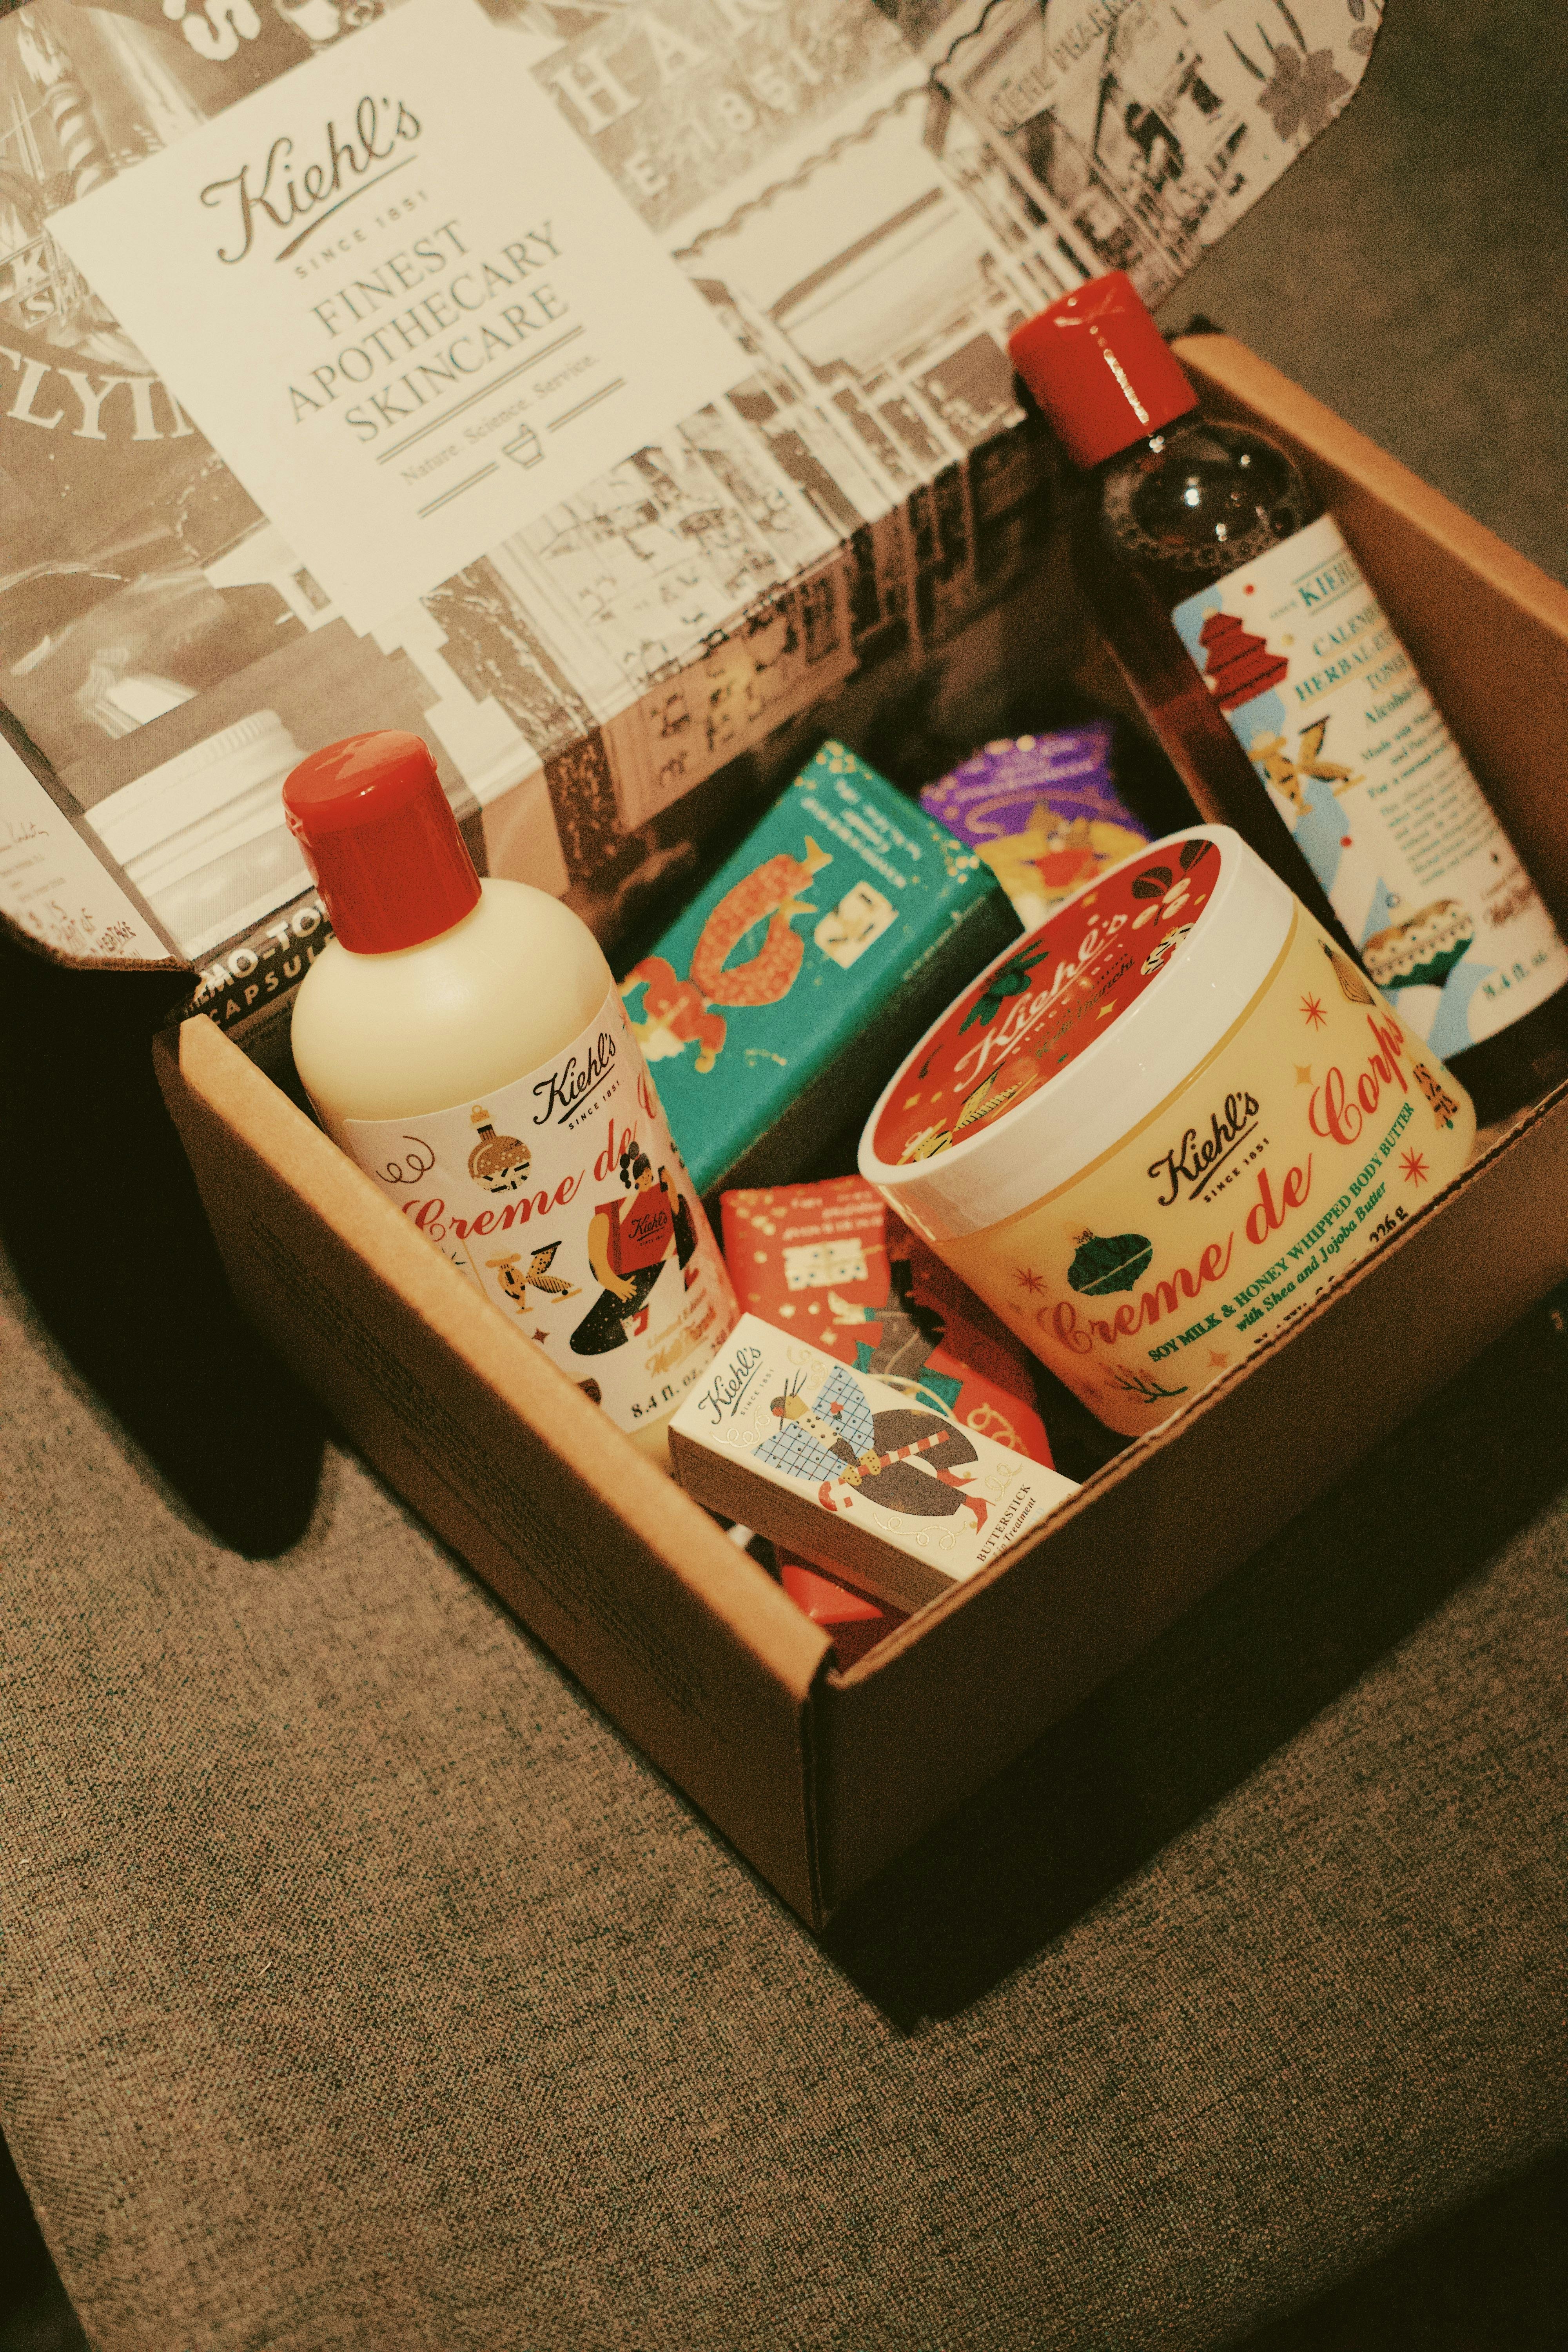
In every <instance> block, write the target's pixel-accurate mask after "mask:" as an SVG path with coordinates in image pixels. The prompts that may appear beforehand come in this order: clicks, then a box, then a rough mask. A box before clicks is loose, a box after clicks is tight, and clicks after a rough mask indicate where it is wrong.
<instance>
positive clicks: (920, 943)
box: [621, 742, 1018, 1192]
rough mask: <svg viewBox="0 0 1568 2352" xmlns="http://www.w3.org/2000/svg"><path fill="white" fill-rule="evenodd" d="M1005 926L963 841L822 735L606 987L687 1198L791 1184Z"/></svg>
mask: <svg viewBox="0 0 1568 2352" xmlns="http://www.w3.org/2000/svg"><path fill="white" fill-rule="evenodd" d="M1017 928H1018V919H1017V917H1016V914H1015V913H1014V911H1013V908H1012V907H1011V905H1010V903H1009V901H1008V899H1007V897H1006V894H1005V892H1004V891H1003V890H1002V889H1001V888H1000V887H998V885H997V883H996V881H995V879H994V877H993V876H992V875H991V873H990V872H989V871H988V869H987V868H986V867H985V866H984V865H983V864H982V863H981V860H980V859H979V858H978V857H977V856H976V855H975V853H974V851H973V849H967V848H965V847H964V845H963V843H962V842H960V841H955V840H954V838H953V836H952V834H950V833H948V832H947V831H946V830H945V828H944V827H943V826H942V825H940V824H935V823H934V822H933V821H932V820H931V818H930V817H928V816H923V815H922V814H921V811H920V810H919V809H918V808H916V807H915V805H914V804H913V803H912V802H910V801H909V800H906V799H905V797H904V795H903V794H902V793H900V792H896V791H895V790H894V788H893V786H892V785H891V784H890V783H889V782H888V780H887V778H886V777H885V776H880V775H879V774H878V773H877V771H876V770H875V769H874V768H872V767H868V765H867V763H866V761H864V760H861V759H858V758H857V756H856V754H855V753H854V752H853V751H849V750H847V747H846V746H845V745H844V744H842V743H833V742H829V743H824V744H823V746H822V747H821V749H820V750H819V751H817V752H816V754H815V756H814V757H813V758H812V759H811V760H810V761H808V762H807V763H806V765H805V767H804V768H803V769H802V770H801V772H800V773H799V775H797V776H796V777H795V781H794V782H793V783H792V784H791V785H790V787H789V789H788V791H787V792H785V793H784V794H783V795H782V797H781V798H780V799H779V800H777V801H775V803H773V807H772V808H771V809H770V810H769V811H768V813H767V814H766V816H765V817H763V820H762V822H761V823H760V824H758V825H757V826H756V827H755V828H754V830H753V831H752V833H750V834H748V835H747V836H746V839H745V840H744V841H743V842H742V844H741V846H740V847H739V849H737V850H736V851H735V853H734V855H733V856H731V857H730V858H728V859H727V860H726V861H725V863H724V864H723V865H722V866H721V867H720V869H719V871H718V873H717V874H716V875H715V876H714V877H712V879H711V880H710V882H709V884H708V885H707V887H706V888H705V889H702V890H700V891H699V893H698V894H697V896H696V898H693V899H692V901H691V903H690V905H689V906H688V907H686V908H684V909H683V910H682V912H681V913H680V915H679V917H678V918H677V919H676V920H675V922H674V923H672V924H671V925H670V927H669V929H668V930H667V931H666V932H665V933H664V934H663V936H662V938H660V939H659V940H658V943H657V945H656V946H655V947H654V949H653V950H652V951H651V952H650V953H649V954H647V955H646V956H644V957H643V958H642V959H641V961H639V962H637V963H636V964H634V966H633V967H632V969H631V971H628V972H627V974H626V977H625V979H624V980H623V981H622V982H621V993H622V995H623V996H624V997H625V999H626V1006H627V1010H628V1011H629V1013H630V1014H631V1023H632V1029H633V1032H634V1034H636V1037H637V1043H638V1045H640V1046H641V1047H642V1050H643V1057H644V1059H645V1060H646V1061H647V1063H648V1064H649V1066H651V1068H652V1070H653V1074H654V1083H655V1085H656V1086H657V1087H658V1092H659V1097H660V1099H661V1101H662V1102H663V1104H664V1108H665V1115H666V1117H667V1118H668V1120H669V1126H670V1132H671V1133H672V1134H673V1136H674V1137H675V1139H676V1141H677V1143H678V1144H679V1146H680V1150H681V1155H682V1157H683V1158H684V1160H685V1161H686V1164H687V1167H688V1168H689V1170H690V1171H691V1180H692V1181H693V1183H694V1184H695V1185H696V1186H697V1189H698V1191H699V1192H710V1191H712V1189H713V1188H714V1187H715V1186H716V1185H719V1184H721V1183H726V1182H732V1181H742V1182H745V1181H761V1182H768V1181H784V1180H785V1179H787V1178H789V1177H791V1176H794V1175H798V1174H799V1173H801V1171H803V1170H804V1169H805V1167H806V1166H808V1165H809V1163H810V1161H811V1159H812V1157H813V1155H814V1154H816V1153H819V1152H820V1151H821V1150H823V1148H824V1146H825V1145H826V1144H828V1143H830V1142H831V1141H832V1140H833V1139H834V1138H835V1137H836V1136H837V1135H839V1134H842V1133H844V1132H845V1131H847V1130H849V1129H857V1128H858V1124H859V1122H860V1120H861V1119H862V1118H864V1116H865V1114H866V1112H867V1111H868V1110H869V1108H870V1107H871V1105H872V1103H873V1102H874V1101H875V1099H876V1097H877V1095H878V1093H879V1091H880V1088H881V1086H882V1085H883V1084H884V1083H885V1073H886V1068H887V1066H888V1057H889V1056H891V1055H893V1054H895V1053H896V1052H897V1051H898V1050H899V1042H900V1040H901V1041H902V1044H903V1045H905V1046H909V1045H913V1044H914V1042H915V1040H916V1038H917V1037H918V1036H919V1035H920V1034H921V1030H922V1029H924V1028H925V1027H926V1026H927V1025H928V1024H929V1023H930V1022H931V1020H933V1019H934V1018H935V1016H936V1014H937V1013H940V1012H941V1010H942V1007H943V1005H945V1004H946V1003H948V1002H949V1000H950V999H951V998H952V996H953V995H954V994H955V993H956V992H957V990H958V989H959V988H960V987H962V985H963V982H964V981H965V980H967V979H969V978H970V977H971V976H972V975H973V973H974V972H976V971H980V970H981V968H982V967H983V965H984V963H985V962H986V961H988V959H989V958H990V957H991V956H993V955H994V954H996V953H998V952H999V950H1001V949H1002V948H1004V947H1005V945H1006V944H1007V942H1008V940H1010V939H1013V938H1014V937H1016V933H1017ZM988 942H989V943H990V944H987V943H988Z"/></svg>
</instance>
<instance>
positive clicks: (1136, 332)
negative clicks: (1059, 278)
mask: <svg viewBox="0 0 1568 2352" xmlns="http://www.w3.org/2000/svg"><path fill="white" fill-rule="evenodd" d="M1007 351H1008V354H1009V356H1010V357H1011V359H1012V362H1013V365H1014V366H1015V367H1016V369H1017V371H1018V373H1019V374H1020V375H1021V376H1022V377H1023V379H1024V382H1025V383H1026V384H1027V385H1028V387H1029V390H1030V391H1031V392H1032V393H1033V394H1034V395H1035V398H1036V399H1037V401H1038V402H1039V404H1040V406H1041V407H1042V408H1043V409H1044V411H1045V413H1046V415H1047V417H1048V418H1049V420H1050V422H1051V424H1052V425H1054V426H1055V427H1056V430H1057V433H1058V436H1059V437H1060V439H1061V442H1062V444H1063V446H1064V447H1065V448H1066V450H1067V453H1068V457H1070V458H1071V459H1072V461H1073V463H1074V464H1075V465H1078V466H1098V465H1099V464H1100V460H1101V458H1102V457H1114V456H1115V455H1116V452H1117V451H1118V450H1119V449H1128V448H1131V446H1132V444H1133V443H1134V442H1135V441H1145V440H1147V439H1148V437H1149V436H1150V434H1151V433H1158V431H1159V430H1160V427H1161V426H1162V425H1169V424H1170V423H1171V422H1172V421H1173V418H1175V417H1178V416H1184V415H1186V414H1187V411H1188V410H1189V409H1191V408H1195V407H1196V406H1197V404H1198V396H1197V394H1196V393H1195V392H1194V390H1193V387H1192V385H1191V383H1189V382H1188V380H1187V378H1186V376H1185V375H1184V373H1183V372H1182V370H1181V368H1180V367H1178V365H1177V364H1176V362H1175V361H1174V360H1173V358H1172V357H1171V353H1170V349H1169V346H1168V345H1167V344H1166V342H1165V340H1164V338H1163V335H1162V334H1161V332H1160V330H1159V328H1158V327H1157V326H1156V325H1155V324H1154V321H1153V320H1152V318H1151V317H1150V315H1149V312H1148V310H1146V309H1145V307H1144V304H1143V299H1142V296H1141V295H1140V294H1139V293H1138V291H1137V289H1136V288H1135V287H1134V285H1133V283H1132V280H1131V278H1129V277H1128V275H1127V272H1126V271H1125V270H1124V269H1112V270H1110V272H1109V273H1108V274H1107V275H1106V276H1105V277H1104V278H1090V279H1089V284H1088V285H1087V286H1080V287H1079V289H1078V291H1077V293H1076V294H1063V295H1062V296H1061V297H1060V298H1059V299H1058V300H1057V301H1055V302H1052V303H1050V304H1049V305H1048V306H1047V309H1045V310H1042V311H1041V312H1040V313H1039V315H1038V316H1037V318H1033V319H1030V320H1027V321H1026V324H1025V325H1023V326H1022V327H1019V328H1018V329H1017V330H1016V331H1015V332H1014V333H1013V334H1011V335H1009V337H1008V338H1007Z"/></svg>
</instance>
